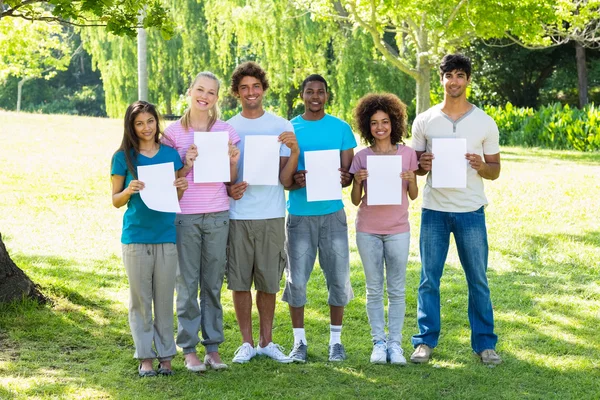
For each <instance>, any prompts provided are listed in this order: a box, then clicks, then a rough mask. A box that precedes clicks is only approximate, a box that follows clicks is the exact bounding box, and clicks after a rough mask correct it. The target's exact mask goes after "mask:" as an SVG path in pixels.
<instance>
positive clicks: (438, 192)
mask: <svg viewBox="0 0 600 400" xmlns="http://www.w3.org/2000/svg"><path fill="white" fill-rule="evenodd" d="M440 74H441V83H442V85H443V87H444V101H443V102H442V103H441V104H438V105H435V106H433V107H431V108H430V109H429V110H427V111H425V112H424V113H422V114H419V115H418V116H417V118H415V121H414V123H413V129H412V134H413V139H412V147H413V148H414V149H415V151H416V152H417V157H418V158H419V169H418V170H417V171H416V173H417V174H418V175H425V174H427V183H426V184H425V189H424V191H423V210H422V214H421V233H420V252H421V263H422V269H421V282H420V284H419V294H418V305H417V322H418V325H419V333H418V334H417V335H414V336H413V338H412V342H413V345H414V346H415V351H414V353H413V354H412V356H411V358H410V359H411V361H413V362H415V363H425V362H428V361H429V358H430V356H431V353H432V351H433V348H434V347H435V346H437V344H438V338H439V335H440V326H441V322H440V279H441V277H442V272H443V270H444V263H445V261H446V256H447V254H448V246H449V241H450V233H452V234H454V239H455V242H456V248H457V250H458V255H459V258H460V262H461V264H462V267H463V269H464V271H465V275H466V278H467V286H468V289H469V306H468V315H469V323H470V325H471V347H472V348H473V351H474V352H475V353H476V354H477V355H478V356H479V357H480V358H481V360H482V361H483V363H485V364H500V363H501V362H502V359H501V358H500V357H499V356H498V354H496V351H495V349H496V342H497V341H498V337H497V336H496V334H495V333H494V315H493V311H492V301H491V299H490V290H489V287H488V282H487V276H486V270H487V263H488V242H487V230H486V226H485V213H484V206H485V205H487V199H486V197H485V193H484V191H483V179H489V180H494V179H496V178H498V176H499V175H500V147H499V135H498V127H497V126H496V123H495V122H494V120H493V119H492V118H491V117H490V116H488V115H487V114H486V113H485V112H484V111H483V110H481V109H479V108H477V107H475V106H474V105H473V104H471V103H469V102H468V101H467V96H466V89H467V86H468V85H469V83H470V82H471V78H470V77H471V61H470V60H469V59H468V58H467V57H465V56H463V55H460V54H451V55H446V56H445V57H444V58H443V59H442V62H441V65H440ZM435 138H464V139H466V142H467V153H466V154H465V158H466V160H467V161H466V162H468V163H469V165H468V166H467V186H466V188H464V189H455V188H434V187H433V186H432V174H435V173H436V171H435V169H434V170H432V160H433V158H434V154H432V152H431V149H432V140H433V139H435Z"/></svg>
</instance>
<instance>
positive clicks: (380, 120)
mask: <svg viewBox="0 0 600 400" xmlns="http://www.w3.org/2000/svg"><path fill="white" fill-rule="evenodd" d="M370 124H371V125H370V126H371V135H373V137H374V138H375V140H377V141H380V140H386V139H387V140H389V138H390V135H391V134H392V121H391V120H390V116H389V115H388V113H386V112H384V111H381V110H378V111H377V112H376V113H375V114H373V115H372V116H371V121H370Z"/></svg>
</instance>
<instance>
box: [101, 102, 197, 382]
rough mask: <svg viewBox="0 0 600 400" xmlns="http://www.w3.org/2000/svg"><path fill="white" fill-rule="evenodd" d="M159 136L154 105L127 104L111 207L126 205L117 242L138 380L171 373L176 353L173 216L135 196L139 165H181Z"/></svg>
mask: <svg viewBox="0 0 600 400" xmlns="http://www.w3.org/2000/svg"><path fill="white" fill-rule="evenodd" d="M160 136H161V130H160V127H159V115H158V112H157V111H156V108H155V106H154V105H152V104H150V103H147V102H145V101H136V102H135V103H133V104H131V105H130V106H129V107H128V108H127V112H126V113H125V130H124V133H123V141H122V143H121V147H120V148H119V150H117V152H116V153H115V154H114V156H113V159H112V167H111V175H112V202H113V205H114V206H115V207H117V208H119V207H122V206H124V205H127V211H125V214H124V215H123V233H122V235H121V243H122V249H123V263H124V264H125V270H126V271H127V278H128V280H129V295H130V300H129V326H130V328H131V335H132V336H133V342H134V344H135V354H134V358H137V359H139V360H140V364H139V367H138V373H139V375H140V376H141V377H144V376H156V374H157V373H158V374H161V375H172V374H173V372H172V370H171V359H173V357H174V356H175V354H176V352H177V350H176V347H175V339H174V337H173V292H174V290H175V274H176V271H177V248H176V246H175V225H174V222H175V213H165V212H159V211H154V210H151V209H149V208H148V207H146V205H145V204H144V202H143V201H142V199H141V197H140V194H139V192H140V190H143V189H144V182H141V181H140V180H138V179H137V167H138V166H143V165H153V164H162V163H168V162H172V163H173V165H174V167H175V171H177V170H179V169H181V168H182V167H183V164H182V162H181V158H180V157H179V154H178V153H177V151H176V150H174V149H172V148H171V147H168V146H165V145H163V144H161V142H160ZM173 184H174V186H175V187H176V188H177V194H178V196H179V198H180V199H181V196H183V192H184V191H185V190H186V189H187V186H188V183H187V180H186V179H185V178H178V179H176V180H175V181H174V182H173ZM153 305H154V320H153V318H152V308H153ZM153 344H154V348H153V347H152V345H153ZM155 358H158V360H159V364H158V370H157V371H154V367H153V360H154V359H155Z"/></svg>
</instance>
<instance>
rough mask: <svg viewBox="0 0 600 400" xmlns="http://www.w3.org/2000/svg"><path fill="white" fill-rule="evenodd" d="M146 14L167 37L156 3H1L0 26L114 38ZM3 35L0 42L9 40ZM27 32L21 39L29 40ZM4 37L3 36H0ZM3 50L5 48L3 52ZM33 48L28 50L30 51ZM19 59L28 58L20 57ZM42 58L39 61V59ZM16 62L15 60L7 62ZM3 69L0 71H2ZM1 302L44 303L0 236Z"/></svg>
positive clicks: (49, 0)
mask: <svg viewBox="0 0 600 400" xmlns="http://www.w3.org/2000/svg"><path fill="white" fill-rule="evenodd" d="M143 9H145V10H146V14H145V17H144V19H143V25H144V27H152V26H156V27H158V28H159V29H160V30H161V32H162V33H163V34H165V35H168V34H169V33H170V31H171V29H170V23H169V19H168V17H167V12H166V10H165V8H164V7H163V6H162V4H161V3H160V2H159V1H157V0H139V1H131V0H79V1H78V0H75V1H71V0H45V1H44V0H40V1H36V0H0V23H3V24H4V23H5V19H16V20H25V21H39V22H45V23H48V24H53V23H63V24H68V25H77V26H89V25H98V26H104V27H105V28H106V29H107V30H108V31H110V32H113V33H115V34H121V35H123V34H130V35H133V34H135V29H136V28H137V27H138V26H139V25H140V24H139V22H138V14H139V13H140V10H143ZM6 32H7V33H6V35H5V34H3V35H2V36H1V38H2V39H1V40H5V39H8V38H9V36H8V31H6ZM29 32H30V31H29V30H27V32H26V34H24V35H23V36H28V35H29V34H30V33H29ZM0 33H4V32H0ZM12 39H13V40H11V41H7V42H5V43H3V46H0V49H3V50H0V51H6V50H7V48H9V46H13V47H14V43H15V41H18V40H25V39H24V38H20V37H13V38H12ZM5 46H6V48H5ZM34 49H35V47H29V51H32V50H34ZM6 54H8V56H9V57H12V56H14V55H18V54H19V53H18V52H17V51H16V50H13V51H9V52H6ZM20 54H21V56H25V57H26V56H27V54H23V53H22V52H21V53H20ZM40 58H41V57H40ZM10 61H11V62H13V61H14V62H18V59H14V60H10ZM2 70H3V69H0V71H2ZM0 281H1V282H2V284H0V301H1V302H10V301H15V300H22V299H23V297H31V298H34V299H36V300H38V301H44V298H43V297H40V296H39V292H38V291H37V290H33V288H36V285H35V284H34V283H33V282H31V280H30V279H29V278H28V277H27V275H25V274H24V273H23V271H21V270H20V269H19V268H18V267H17V266H16V265H15V264H14V262H13V261H12V260H11V258H10V256H9V255H8V252H7V250H6V247H5V246H4V243H3V241H2V236H1V235H0Z"/></svg>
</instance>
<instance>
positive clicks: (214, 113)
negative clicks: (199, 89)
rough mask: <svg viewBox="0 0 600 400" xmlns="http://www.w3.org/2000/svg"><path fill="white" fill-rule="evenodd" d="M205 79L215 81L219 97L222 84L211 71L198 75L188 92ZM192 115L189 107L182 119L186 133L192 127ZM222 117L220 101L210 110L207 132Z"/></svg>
mask: <svg viewBox="0 0 600 400" xmlns="http://www.w3.org/2000/svg"><path fill="white" fill-rule="evenodd" d="M203 77H204V78H208V79H212V80H213V81H215V82H217V96H219V90H220V89H221V82H219V78H217V77H216V75H215V74H213V73H212V72H210V71H202V72H200V73H199V74H198V75H196V77H195V78H194V80H193V81H192V84H191V85H190V87H189V88H188V91H189V90H191V89H192V88H193V87H194V85H195V84H196V82H198V79H200V78H203ZM190 114H191V107H188V108H187V109H186V110H185V112H184V113H183V117H181V120H180V121H181V125H182V126H183V128H184V129H185V130H186V131H187V130H189V129H190V128H191V126H192V124H191V121H190V119H191V116H190ZM220 116H221V110H220V109H219V104H218V101H216V102H215V104H214V105H213V106H212V108H211V109H210V110H208V125H207V127H206V130H207V131H210V128H212V127H213V125H214V124H215V122H217V119H219V117H220Z"/></svg>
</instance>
